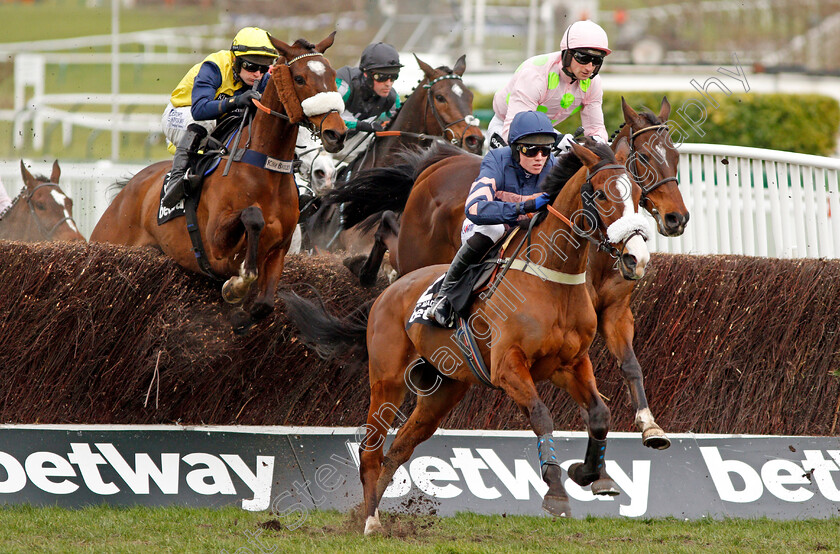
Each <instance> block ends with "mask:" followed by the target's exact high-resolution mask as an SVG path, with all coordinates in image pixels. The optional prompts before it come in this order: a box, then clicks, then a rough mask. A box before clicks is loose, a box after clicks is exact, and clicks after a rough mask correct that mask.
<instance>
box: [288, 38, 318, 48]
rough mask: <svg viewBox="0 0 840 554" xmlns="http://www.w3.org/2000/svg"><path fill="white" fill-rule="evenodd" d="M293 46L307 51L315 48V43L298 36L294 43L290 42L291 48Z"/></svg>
mask: <svg viewBox="0 0 840 554" xmlns="http://www.w3.org/2000/svg"><path fill="white" fill-rule="evenodd" d="M295 46H297V47H298V48H303V49H305V50H309V51H314V50H315V45H314V44H312V43H311V42H309V41H308V40H306V39H305V38H299V39H297V40H296V41H295V42H294V43H292V48H294V47H295Z"/></svg>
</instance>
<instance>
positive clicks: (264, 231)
mask: <svg viewBox="0 0 840 554" xmlns="http://www.w3.org/2000/svg"><path fill="white" fill-rule="evenodd" d="M334 37H335V32H333V33H332V34H330V35H329V36H328V37H327V38H325V39H323V40H322V41H321V42H319V43H318V44H317V45H313V44H311V43H309V42H308V41H306V40H303V39H298V40H297V41H295V43H294V44H292V45H288V44H286V43H285V42H283V41H281V40H278V39H276V38H274V37H270V38H271V43H272V44H273V45H274V47H275V48H276V49H277V51H278V52H279V53H280V56H279V57H278V58H277V62H276V63H275V64H274V66H273V67H272V69H271V77H270V79H269V83H268V85H267V86H266V89H265V92H264V93H263V95H262V99H261V103H257V102H255V104H258V105H257V107H258V108H259V110H258V111H257V113H256V115H255V116H254V119H253V122H252V123H251V125H250V130H249V132H248V133H245V132H243V133H241V136H240V140H239V143H238V145H239V150H240V151H242V150H244V149H246V148H247V149H248V150H250V151H252V153H253V154H255V155H256V156H257V157H262V159H264V160H266V161H265V164H264V166H257V165H251V164H248V163H244V162H237V163H233V164H231V165H230V173H229V174H228V175H226V176H225V175H223V174H222V172H221V171H218V170H217V171H216V172H214V173H213V174H212V175H210V176H208V177H207V178H206V179H205V180H204V184H203V188H202V192H201V201H200V203H199V205H198V210H197V212H198V227H199V231H200V235H201V240H202V241H203V243H204V247H205V249H206V252H207V258H206V259H207V261H208V262H209V265H210V268H211V270H212V273H213V274H215V275H218V276H223V277H228V280H227V281H226V282H225V284H224V286H223V287H222V296H223V298H224V299H225V300H226V301H227V302H230V303H239V302H241V301H242V300H243V299H244V297H245V296H246V295H247V294H248V292H249V289H250V287H251V285H252V284H253V283H254V282H255V281H256V282H257V288H258V292H257V295H256V297H255V299H254V301H253V303H252V305H251V307H250V310H249V313H246V312H245V311H244V310H243V309H242V308H240V307H238V308H236V309H235V310H234V311H233V313H232V322H233V326H234V330H236V331H237V332H242V331H244V330H246V329H247V328H248V327H250V326H251V325H253V324H254V323H255V322H257V321H259V320H260V319H263V318H265V317H266V316H268V315H269V314H270V313H271V312H272V310H273V309H274V293H275V290H276V288H277V281H278V279H279V278H280V274H281V273H282V271H283V264H284V258H285V255H286V252H287V251H288V249H289V245H290V242H291V240H292V234H293V233H294V230H295V226H296V225H297V221H298V214H299V211H298V191H297V187H296V185H295V180H294V177H293V176H292V174H291V173H289V172H277V171H275V170H270V169H267V168H269V167H272V168H274V166H275V165H279V166H280V167H279V169H280V170H281V171H282V170H283V165H284V162H285V164H286V165H288V166H291V165H292V164H291V160H292V158H293V155H294V152H295V140H296V138H297V134H298V125H303V126H305V127H307V128H309V129H313V130H314V131H315V132H316V133H317V134H318V135H319V136H320V138H321V141H322V142H323V145H324V147H325V148H326V149H327V151H329V152H336V151H338V150H340V149H341V147H342V145H343V142H344V137H345V135H346V133H347V127H346V126H345V124H344V120H342V119H341V115H340V112H341V111H342V110H343V104H344V103H343V102H342V101H341V97H340V96H339V94H338V92H337V89H336V83H335V71H334V70H333V69H332V67H331V66H330V64H329V61H328V60H327V58H326V57H324V55H323V54H324V51H326V50H327V48H329V47H330V46H331V45H332V44H333V39H334ZM252 158H253V156H252ZM271 160H273V161H274V162H277V164H270V163H269V161H271ZM170 166H171V162H168V161H167V162H159V163H156V164H154V165H152V166H149V167H147V168H145V169H143V170H142V171H140V172H139V173H138V174H137V175H135V176H134V177H133V178H132V179H131V180H130V181H129V182H128V184H127V185H126V186H125V188H123V189H122V190H121V191H120V193H119V194H118V195H117V196H116V197H115V198H114V201H113V202H112V203H111V205H110V206H109V207H108V209H107V210H106V211H105V214H104V215H103V216H102V218H101V219H100V220H99V222H98V223H97V225H96V228H95V229H94V230H93V233H92V235H91V240H92V241H99V242H110V243H116V244H127V245H132V246H149V247H155V248H159V249H160V250H162V251H163V252H164V253H165V254H167V255H168V256H170V257H172V258H173V259H175V260H176V261H177V262H178V264H180V265H181V266H183V267H184V268H186V269H188V270H191V271H195V272H201V267H200V265H199V261H198V259H197V256H196V255H195V254H194V253H193V248H192V246H191V241H190V237H189V234H188V232H187V228H186V225H185V224H184V222H183V220H180V218H179V219H176V220H171V221H169V222H167V223H164V224H163V225H158V224H157V216H158V206H159V204H160V194H161V186H162V184H163V177H164V175H165V174H166V172H167V171H169V169H170Z"/></svg>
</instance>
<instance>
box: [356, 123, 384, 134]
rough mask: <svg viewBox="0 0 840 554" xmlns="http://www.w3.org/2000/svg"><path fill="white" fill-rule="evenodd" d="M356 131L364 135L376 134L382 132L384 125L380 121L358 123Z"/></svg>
mask: <svg viewBox="0 0 840 554" xmlns="http://www.w3.org/2000/svg"><path fill="white" fill-rule="evenodd" d="M356 130H357V131H362V132H363V133H376V132H378V131H381V130H382V124H381V123H379V122H378V121H372V122H371V121H359V122H357V123H356Z"/></svg>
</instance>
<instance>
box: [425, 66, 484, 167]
mask: <svg viewBox="0 0 840 554" xmlns="http://www.w3.org/2000/svg"><path fill="white" fill-rule="evenodd" d="M466 58H467V57H466V56H465V55H464V56H461V57H460V58H458V61H456V62H455V68H454V69H450V68H448V67H446V66H441V67H438V68H437V69H433V68H432V66H430V65H429V64H427V63H426V62H424V61H423V60H421V59H420V58H418V57H417V54H415V55H414V59H416V60H417V64H418V65H419V66H420V69H422V70H423V73H424V74H425V75H426V77H425V78H424V79H423V81H421V82H420V84H419V85H418V88H420V86H421V85H422V87H423V90H425V91H426V107H425V109H424V112H423V119H424V123H425V122H426V118H427V114H428V113H429V112H431V114H432V116H433V117H434V119H435V122H436V123H437V125H438V127H439V129H440V130H439V131H438V132H437V133H435V134H440V135H443V138H445V139H446V140H448V141H450V142H451V143H452V144H454V145H456V146H459V147H461V148H463V149H464V150H467V151H468V152H472V153H473V154H481V149H482V147H483V146H484V134H483V133H482V132H481V129H479V128H478V120H477V119H476V118H475V117H474V116H473V115H472V112H473V93H472V91H471V90H470V89H468V88H467V87H466V86H464V83H463V81H462V80H461V77H462V76H463V75H464V70H465V69H466V68H467V62H466ZM427 132H428V133H430V134H431V133H432V132H433V131H431V130H427Z"/></svg>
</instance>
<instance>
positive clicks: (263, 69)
mask: <svg viewBox="0 0 840 554" xmlns="http://www.w3.org/2000/svg"><path fill="white" fill-rule="evenodd" d="M268 68H269V66H267V65H260V64H258V63H252V62H249V61H248V60H242V69H244V70H245V71H249V72H251V73H256V72H257V71H259V72H260V73H263V74H265V73H268Z"/></svg>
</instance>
